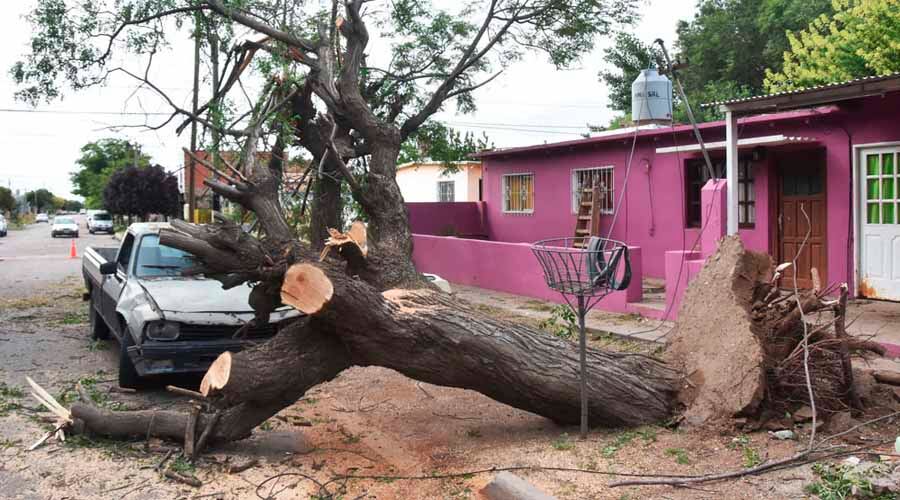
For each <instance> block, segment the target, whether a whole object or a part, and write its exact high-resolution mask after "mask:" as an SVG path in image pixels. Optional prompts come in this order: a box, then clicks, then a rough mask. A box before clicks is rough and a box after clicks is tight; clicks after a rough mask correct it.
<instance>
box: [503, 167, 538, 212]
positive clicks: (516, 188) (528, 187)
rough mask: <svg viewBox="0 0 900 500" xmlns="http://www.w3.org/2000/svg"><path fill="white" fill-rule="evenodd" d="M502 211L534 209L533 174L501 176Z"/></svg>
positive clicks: (530, 210)
mask: <svg viewBox="0 0 900 500" xmlns="http://www.w3.org/2000/svg"><path fill="white" fill-rule="evenodd" d="M503 211H504V212H508V213H531V212H533V211H534V174H509V175H504V176H503Z"/></svg>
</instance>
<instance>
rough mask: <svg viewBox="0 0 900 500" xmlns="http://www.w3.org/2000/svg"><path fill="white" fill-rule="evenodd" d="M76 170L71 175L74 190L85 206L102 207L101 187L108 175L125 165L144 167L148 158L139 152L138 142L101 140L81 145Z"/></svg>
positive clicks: (148, 160)
mask: <svg viewBox="0 0 900 500" xmlns="http://www.w3.org/2000/svg"><path fill="white" fill-rule="evenodd" d="M75 164H76V165H77V166H78V170H77V171H75V172H73V173H72V174H71V179H72V185H74V186H75V189H74V190H73V191H72V192H73V193H75V194H77V195H80V196H82V197H84V201H85V206H86V207H87V208H91V209H100V208H103V189H104V188H105V187H106V184H107V183H108V182H109V178H110V176H111V175H112V174H113V173H115V172H117V171H119V170H122V169H124V168H125V167H126V166H128V165H137V166H140V167H145V166H148V165H150V157H149V156H147V155H145V154H143V153H141V148H140V146H139V145H138V144H135V143H132V142H129V141H127V140H124V139H113V138H107V139H100V140H99V141H95V142H89V143H87V144H85V145H84V146H82V147H81V156H80V157H79V158H78V160H76V161H75Z"/></svg>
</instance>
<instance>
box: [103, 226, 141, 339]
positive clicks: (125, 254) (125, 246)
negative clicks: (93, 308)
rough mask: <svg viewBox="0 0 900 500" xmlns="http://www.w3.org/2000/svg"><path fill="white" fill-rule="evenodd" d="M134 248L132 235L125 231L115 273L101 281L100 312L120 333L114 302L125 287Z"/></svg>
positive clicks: (116, 301)
mask: <svg viewBox="0 0 900 500" xmlns="http://www.w3.org/2000/svg"><path fill="white" fill-rule="evenodd" d="M133 250H134V235H132V234H131V233H125V238H124V239H123V240H122V245H121V246H119V252H118V253H117V254H116V273H115V274H111V275H109V276H106V277H105V279H104V281H103V298H102V301H101V311H100V312H101V313H102V314H103V317H104V318H106V322H107V324H109V325H110V326H112V327H113V328H114V329H115V330H116V333H117V334H119V335H121V333H122V332H121V331H120V327H121V326H120V325H119V320H118V318H117V317H116V304H118V303H119V295H121V294H122V289H124V288H125V280H126V279H127V277H128V272H129V265H130V264H131V254H132V253H133Z"/></svg>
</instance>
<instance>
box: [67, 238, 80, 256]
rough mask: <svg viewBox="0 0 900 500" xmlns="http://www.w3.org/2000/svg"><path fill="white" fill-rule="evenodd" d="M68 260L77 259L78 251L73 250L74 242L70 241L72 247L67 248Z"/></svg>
mask: <svg viewBox="0 0 900 500" xmlns="http://www.w3.org/2000/svg"><path fill="white" fill-rule="evenodd" d="M69 258H70V259H77V258H78V249H76V248H75V240H72V246H71V247H70V248H69Z"/></svg>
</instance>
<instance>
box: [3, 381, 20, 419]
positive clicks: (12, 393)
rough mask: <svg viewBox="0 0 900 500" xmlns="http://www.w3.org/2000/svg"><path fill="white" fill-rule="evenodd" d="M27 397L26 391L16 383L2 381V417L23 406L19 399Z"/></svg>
mask: <svg viewBox="0 0 900 500" xmlns="http://www.w3.org/2000/svg"><path fill="white" fill-rule="evenodd" d="M23 397H25V391H23V390H22V389H20V388H19V387H16V386H14V385H7V384H6V383H5V382H0V417H5V416H7V415H9V412H11V411H13V410H17V409H19V408H21V407H22V405H20V404H19V403H18V401H15V400H18V399H21V398H23Z"/></svg>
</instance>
